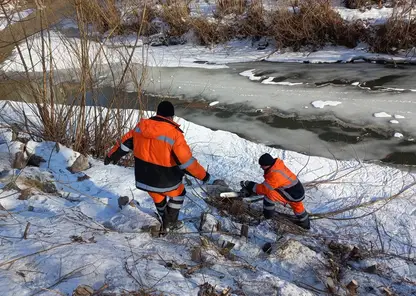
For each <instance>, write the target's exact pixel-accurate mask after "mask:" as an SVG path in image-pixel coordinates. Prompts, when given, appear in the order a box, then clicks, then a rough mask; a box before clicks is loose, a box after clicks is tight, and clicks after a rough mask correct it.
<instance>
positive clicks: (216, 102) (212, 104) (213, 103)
mask: <svg viewBox="0 0 416 296" xmlns="http://www.w3.org/2000/svg"><path fill="white" fill-rule="evenodd" d="M217 104H219V101H215V102H212V103H209V105H210V106H211V107H212V106H215V105H217Z"/></svg>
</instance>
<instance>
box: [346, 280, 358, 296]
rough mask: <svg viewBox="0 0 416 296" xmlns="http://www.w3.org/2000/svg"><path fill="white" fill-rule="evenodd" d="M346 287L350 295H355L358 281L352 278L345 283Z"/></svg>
mask: <svg viewBox="0 0 416 296" xmlns="http://www.w3.org/2000/svg"><path fill="white" fill-rule="evenodd" d="M347 289H348V291H349V292H350V295H357V289H358V283H357V281H356V280H352V281H351V282H349V284H348V285H347Z"/></svg>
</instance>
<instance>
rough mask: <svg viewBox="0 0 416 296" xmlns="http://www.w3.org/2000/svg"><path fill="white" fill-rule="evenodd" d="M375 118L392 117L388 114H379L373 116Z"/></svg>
mask: <svg viewBox="0 0 416 296" xmlns="http://www.w3.org/2000/svg"><path fill="white" fill-rule="evenodd" d="M373 116H374V117H378V118H390V117H391V115H390V114H388V113H386V112H377V113H374V114H373Z"/></svg>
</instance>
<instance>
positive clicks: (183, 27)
mask: <svg viewBox="0 0 416 296" xmlns="http://www.w3.org/2000/svg"><path fill="white" fill-rule="evenodd" d="M190 12H191V10H190V9H189V6H188V4H187V3H186V2H185V1H178V2H175V3H172V4H170V5H168V4H165V5H163V6H162V12H161V15H160V17H161V18H162V19H163V20H164V21H165V22H166V23H167V24H168V25H169V31H168V35H169V36H177V37H179V36H182V35H183V34H185V33H186V32H188V31H189V29H190V26H191V20H190Z"/></svg>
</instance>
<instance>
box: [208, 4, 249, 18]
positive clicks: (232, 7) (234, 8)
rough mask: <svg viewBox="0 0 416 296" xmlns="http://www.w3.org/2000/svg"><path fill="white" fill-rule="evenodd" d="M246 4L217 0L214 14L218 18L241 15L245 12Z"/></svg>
mask: <svg viewBox="0 0 416 296" xmlns="http://www.w3.org/2000/svg"><path fill="white" fill-rule="evenodd" d="M247 2H248V1H247V0H217V1H216V10H215V13H216V14H217V15H220V16H224V15H228V14H236V15H241V14H243V13H244V12H245V11H246V8H247Z"/></svg>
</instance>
